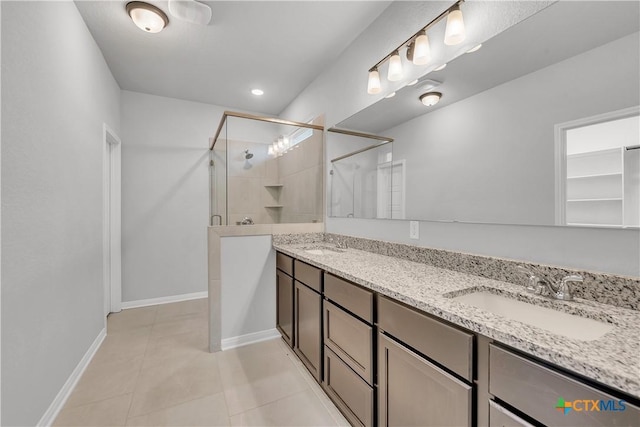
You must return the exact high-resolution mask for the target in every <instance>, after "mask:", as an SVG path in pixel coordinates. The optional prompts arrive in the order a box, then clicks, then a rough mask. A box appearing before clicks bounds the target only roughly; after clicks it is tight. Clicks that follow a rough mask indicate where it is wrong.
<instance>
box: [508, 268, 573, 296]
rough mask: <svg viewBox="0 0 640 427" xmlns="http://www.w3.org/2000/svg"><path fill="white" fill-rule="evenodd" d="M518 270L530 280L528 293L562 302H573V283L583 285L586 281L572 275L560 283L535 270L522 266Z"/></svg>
mask: <svg viewBox="0 0 640 427" xmlns="http://www.w3.org/2000/svg"><path fill="white" fill-rule="evenodd" d="M517 269H518V271H519V272H521V273H524V274H526V275H527V276H528V278H529V283H528V284H527V291H528V292H531V293H534V294H537V295H542V296H547V297H550V298H555V299H558V300H562V301H571V300H573V288H572V286H571V285H570V284H571V283H581V282H583V281H584V279H583V278H582V276H579V275H576V274H571V275H569V276H565V277H563V278H562V279H561V280H559V281H554V280H553V279H551V278H549V277H546V276H545V275H544V274H542V273H541V272H539V271H536V270H534V269H528V268H525V267H523V266H521V265H519V266H518V267H517Z"/></svg>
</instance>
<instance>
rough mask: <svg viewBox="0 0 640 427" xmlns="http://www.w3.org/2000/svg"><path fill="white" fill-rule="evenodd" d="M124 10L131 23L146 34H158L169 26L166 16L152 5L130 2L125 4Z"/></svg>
mask: <svg viewBox="0 0 640 427" xmlns="http://www.w3.org/2000/svg"><path fill="white" fill-rule="evenodd" d="M126 9H127V14H129V17H130V18H131V20H132V21H133V23H134V24H136V26H137V27H138V28H140V29H141V30H142V31H146V32H147V33H159V32H160V31H162V30H163V29H164V27H166V26H167V25H169V18H167V15H166V14H165V13H164V12H163V11H162V10H160V9H159V8H157V7H156V6H154V5H152V4H149V3H145V2H142V1H132V2H129V3H127V6H126Z"/></svg>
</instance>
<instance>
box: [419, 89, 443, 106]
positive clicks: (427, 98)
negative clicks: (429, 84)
mask: <svg viewBox="0 0 640 427" xmlns="http://www.w3.org/2000/svg"><path fill="white" fill-rule="evenodd" d="M440 98H442V94H441V93H440V92H427V93H424V94H422V95H420V101H421V102H422V103H423V104H424V105H426V106H427V107H432V106H434V105H436V104H437V103H438V101H440Z"/></svg>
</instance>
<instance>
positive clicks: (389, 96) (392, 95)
mask: <svg viewBox="0 0 640 427" xmlns="http://www.w3.org/2000/svg"><path fill="white" fill-rule="evenodd" d="M394 96H396V93H395V92H391V93H390V94H389V95H387V96H385V98H393V97H394Z"/></svg>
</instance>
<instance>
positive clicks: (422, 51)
mask: <svg viewBox="0 0 640 427" xmlns="http://www.w3.org/2000/svg"><path fill="white" fill-rule="evenodd" d="M429 61H431V47H429V37H428V36H427V33H426V31H424V30H422V31H420V34H419V35H418V37H416V40H415V42H414V44H413V63H414V64H415V65H425V64H427V63H428V62H429Z"/></svg>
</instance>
